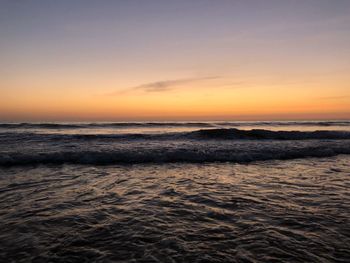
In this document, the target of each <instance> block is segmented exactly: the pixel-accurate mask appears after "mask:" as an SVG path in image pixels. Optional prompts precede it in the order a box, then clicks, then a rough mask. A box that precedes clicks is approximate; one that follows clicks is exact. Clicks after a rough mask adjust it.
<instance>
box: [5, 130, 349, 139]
mask: <svg viewBox="0 0 350 263" xmlns="http://www.w3.org/2000/svg"><path fill="white" fill-rule="evenodd" d="M11 137H15V138H16V139H23V140H28V139H32V140H33V139H36V140H40V139H43V140H45V139H50V140H69V139H70V140H82V141H84V140H177V139H197V140H312V139H318V140H319V139H328V140H332V139H333V140H347V139H350V132H349V131H270V130H263V129H252V130H240V129H235V128H230V129H201V130H196V131H190V132H168V133H156V134H154V133H151V134H149V133H124V134H123V133H118V134H56V133H53V134H42V133H31V132H23V133H11V132H3V133H0V139H10V138H11Z"/></svg>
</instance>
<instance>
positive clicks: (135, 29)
mask: <svg viewBox="0 0 350 263" xmlns="http://www.w3.org/2000/svg"><path fill="white" fill-rule="evenodd" d="M291 119H294V120H299V119H350V1H348V0H344V1H343V0H328V1H325V0H285V1H280V0H271V1H269V0H264V1H262V0H259V1H258V0H256V1H253V0H242V1H240V0H236V1H234V0H230V1H229V0H217V1H214V0H211V1H209V0H186V1H184V0H176V1H173V0H147V1H145V0H124V1H122V0H120V1H118V0H114V1H112V0H95V1H92V0H60V1H57V0H45V1H44V0H41V1H36V0H0V120H1V121H124V120H291Z"/></svg>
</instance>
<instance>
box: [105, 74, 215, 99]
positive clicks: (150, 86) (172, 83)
mask: <svg viewBox="0 0 350 263" xmlns="http://www.w3.org/2000/svg"><path fill="white" fill-rule="evenodd" d="M217 78H219V77H218V76H211V77H200V78H184V79H172V80H162V81H155V82H150V83H145V84H141V85H138V86H134V87H130V88H127V89H124V90H121V91H116V92H113V93H110V94H109V95H111V96H113V95H119V94H121V93H128V92H133V91H143V92H165V91H169V90H173V89H174V88H176V87H178V86H180V85H183V84H189V83H193V82H197V81H202V80H211V79H217Z"/></svg>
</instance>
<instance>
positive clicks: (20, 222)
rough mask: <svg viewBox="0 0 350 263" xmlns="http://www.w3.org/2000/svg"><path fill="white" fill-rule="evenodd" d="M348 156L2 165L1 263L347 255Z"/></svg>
mask: <svg viewBox="0 0 350 263" xmlns="http://www.w3.org/2000/svg"><path fill="white" fill-rule="evenodd" d="M349 179H350V156H349V155H338V156H335V157H325V158H304V159H294V160H285V161H278V160H269V161H264V162H253V163H250V164H234V163H201V164H186V163H165V164H152V163H151V164H133V165H105V166H96V165H95V166H94V165H91V164H90V165H75V164H63V165H52V164H51V165H50V164H46V165H38V166H32V165H29V166H9V167H5V166H4V167H1V168H0V222H1V231H0V261H1V262H30V261H32V262H93V261H96V262H349V261H350V221H349V220H350V191H349V189H350V180H349Z"/></svg>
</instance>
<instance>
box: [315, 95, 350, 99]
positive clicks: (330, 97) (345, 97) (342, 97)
mask: <svg viewBox="0 0 350 263" xmlns="http://www.w3.org/2000/svg"><path fill="white" fill-rule="evenodd" d="M320 99H323V100H343V99H350V96H347V95H345V96H329V97H320Z"/></svg>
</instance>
